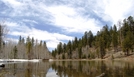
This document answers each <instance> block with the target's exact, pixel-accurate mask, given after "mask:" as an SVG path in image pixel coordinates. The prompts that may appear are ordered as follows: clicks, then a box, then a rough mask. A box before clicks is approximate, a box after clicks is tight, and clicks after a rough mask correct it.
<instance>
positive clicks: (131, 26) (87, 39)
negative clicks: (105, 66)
mask: <svg viewBox="0 0 134 77" xmlns="http://www.w3.org/2000/svg"><path fill="white" fill-rule="evenodd" d="M59 45H60V46H59ZM59 45H58V47H57V48H56V49H55V50H53V52H52V55H53V57H55V56H56V55H59V54H63V53H64V54H65V53H67V54H68V55H64V56H66V57H67V58H70V59H71V58H73V52H75V53H74V54H77V55H78V58H79V59H81V58H89V57H90V58H91V57H92V55H94V57H99V58H104V57H105V54H106V53H107V50H108V49H111V48H112V49H113V50H114V51H115V52H118V51H119V50H118V49H119V48H120V49H122V50H121V51H124V53H126V55H129V52H132V51H134V18H133V17H132V16H129V17H128V18H127V19H124V20H123V22H119V24H117V25H113V26H111V27H110V28H109V26H108V25H105V26H103V27H102V29H101V30H100V31H97V34H96V35H93V33H92V31H90V30H89V31H86V32H85V33H84V35H83V36H82V37H81V38H79V39H78V38H77V37H75V38H74V40H72V41H69V42H68V43H67V44H66V45H65V46H64V44H61V43H60V44H59ZM87 46H88V47H89V50H88V51H90V52H95V53H94V54H88V53H90V52H88V53H87V54H88V55H87V56H86V54H83V53H84V52H85V51H83V48H84V47H87ZM60 48H61V49H60ZM92 48H94V50H92V51H91V50H90V49H92Z"/></svg>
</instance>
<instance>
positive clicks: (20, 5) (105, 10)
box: [0, 0, 134, 51]
mask: <svg viewBox="0 0 134 77" xmlns="http://www.w3.org/2000/svg"><path fill="white" fill-rule="evenodd" d="M128 16H134V0H0V21H3V20H4V21H5V24H6V25H7V27H8V29H9V32H8V36H7V38H10V39H14V40H18V39H19V36H20V35H21V36H22V37H24V38H26V37H27V36H30V37H34V38H35V39H38V40H42V41H46V44H47V47H48V49H49V50H50V51H51V50H53V49H54V48H56V47H57V44H58V43H59V42H62V43H67V42H68V41H69V40H73V39H74V37H78V38H80V37H82V36H83V34H84V32H85V31H90V30H91V31H92V33H93V34H96V32H97V31H99V30H100V29H101V28H102V27H103V26H105V25H106V24H107V25H108V26H113V25H114V24H117V22H118V21H119V20H123V19H124V18H127V17H128Z"/></svg>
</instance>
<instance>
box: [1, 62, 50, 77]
mask: <svg viewBox="0 0 134 77" xmlns="http://www.w3.org/2000/svg"><path fill="white" fill-rule="evenodd" d="M50 66H51V63H49V62H39V63H32V62H28V63H15V64H7V65H6V67H5V68H3V69H0V77H46V74H47V71H48V70H49V68H50Z"/></svg>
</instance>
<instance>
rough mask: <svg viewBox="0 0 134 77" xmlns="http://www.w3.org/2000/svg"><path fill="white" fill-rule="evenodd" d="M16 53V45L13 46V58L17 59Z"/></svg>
mask: <svg viewBox="0 0 134 77" xmlns="http://www.w3.org/2000/svg"><path fill="white" fill-rule="evenodd" d="M17 53H18V50H17V47H16V46H14V48H13V55H14V59H17V55H18V54H17Z"/></svg>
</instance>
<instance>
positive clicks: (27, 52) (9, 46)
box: [0, 36, 51, 59]
mask: <svg viewBox="0 0 134 77" xmlns="http://www.w3.org/2000/svg"><path fill="white" fill-rule="evenodd" d="M2 50H3V52H1V53H0V58H6V59H9V58H10V59H49V58H51V53H50V52H49V51H48V49H47V46H46V42H45V41H38V40H35V39H34V38H30V37H29V36H28V37H27V38H22V37H21V36H20V37H19V40H18V42H14V41H13V40H8V41H6V42H5V45H4V47H3V48H2Z"/></svg>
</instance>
